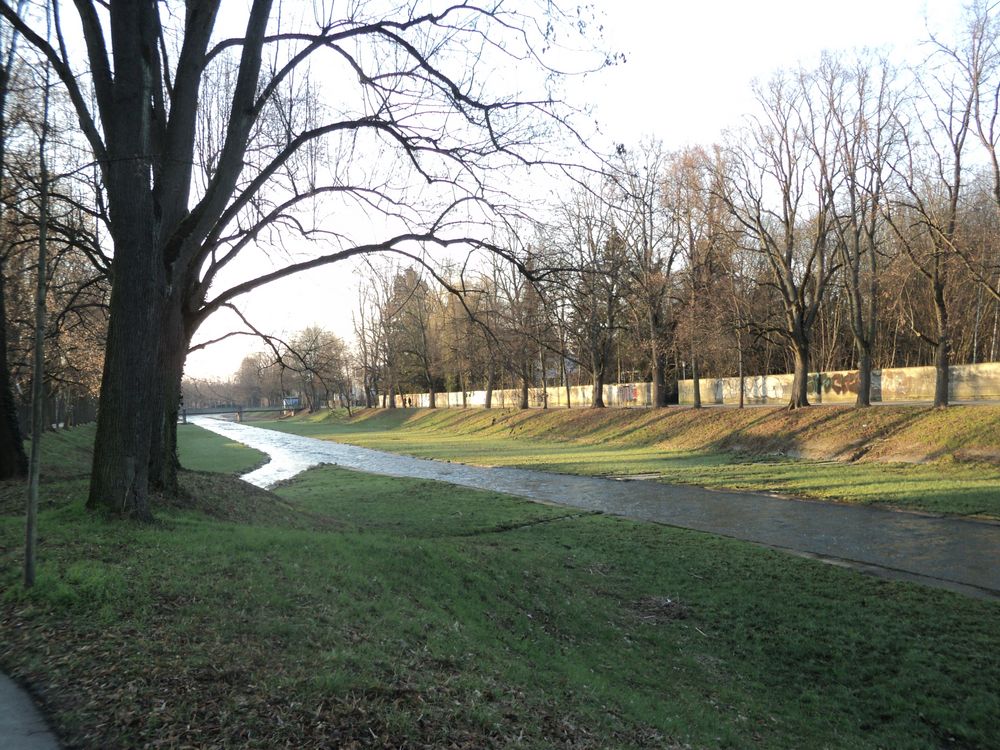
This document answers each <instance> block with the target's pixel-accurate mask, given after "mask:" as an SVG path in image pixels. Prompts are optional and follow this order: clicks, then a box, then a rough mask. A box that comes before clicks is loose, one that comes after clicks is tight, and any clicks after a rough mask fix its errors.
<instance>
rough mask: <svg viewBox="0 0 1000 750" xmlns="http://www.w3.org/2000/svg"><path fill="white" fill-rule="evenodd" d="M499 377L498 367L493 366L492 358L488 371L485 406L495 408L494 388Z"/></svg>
mask: <svg viewBox="0 0 1000 750" xmlns="http://www.w3.org/2000/svg"><path fill="white" fill-rule="evenodd" d="M496 379H497V369H496V367H494V366H493V361H492V359H491V360H490V367H489V370H488V371H487V373H486V400H485V402H484V404H483V406H484V408H486V409H492V408H493V388H494V386H495V385H496Z"/></svg>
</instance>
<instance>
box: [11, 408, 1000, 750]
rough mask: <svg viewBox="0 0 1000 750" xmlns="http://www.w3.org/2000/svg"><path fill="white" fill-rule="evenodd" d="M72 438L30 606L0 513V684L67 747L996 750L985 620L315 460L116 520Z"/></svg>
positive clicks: (51, 498)
mask: <svg viewBox="0 0 1000 750" xmlns="http://www.w3.org/2000/svg"><path fill="white" fill-rule="evenodd" d="M192 437H193V438H194V439H195V440H196V441H197V445H198V450H197V451H196V453H197V454H198V455H199V456H200V457H201V458H202V459H203V460H204V461H205V462H206V464H209V465H211V463H212V457H213V456H214V457H215V459H216V460H217V461H218V465H219V466H223V465H226V466H227V469H226V471H229V470H230V467H231V465H232V460H231V457H232V455H233V453H232V452H233V451H234V450H235V449H233V448H232V447H227V446H226V443H227V442H228V441H227V440H226V439H225V438H221V437H217V436H210V435H207V434H203V433H201V432H200V431H198V430H197V428H193V427H192V428H185V429H184V430H183V431H182V441H184V442H188V441H189V440H190V439H191V438H192ZM85 445H86V437H85V436H81V435H80V434H78V433H75V432H70V433H64V434H62V435H61V436H59V437H58V438H56V437H53V438H52V439H51V441H49V446H48V449H47V450H48V458H49V461H50V462H51V461H55V462H56V463H57V464H58V465H59V466H61V467H63V469H61V470H60V472H61V473H60V472H56V471H55V470H54V469H53V470H50V469H49V468H47V469H46V477H47V479H46V481H45V483H44V485H43V506H44V510H43V512H42V516H41V534H42V544H41V559H40V573H41V575H40V579H39V583H38V586H37V587H36V588H35V589H34V590H33V591H31V592H30V593H25V592H23V591H22V590H21V589H20V586H19V584H18V582H17V568H18V564H19V563H18V561H19V553H20V535H21V533H22V529H23V522H22V521H21V518H20V515H19V513H18V512H17V511H16V509H15V507H14V504H13V503H12V502H11V503H5V505H4V506H3V509H4V510H3V513H2V514H0V589H2V591H3V595H2V597H0V668H2V669H4V670H5V671H7V672H8V673H11V674H13V675H14V676H15V677H16V678H17V679H19V680H20V681H22V682H25V683H27V684H29V685H30V686H31V687H32V689H33V690H34V691H35V693H36V695H37V696H38V698H39V701H40V702H41V704H42V705H43V707H44V709H45V710H46V712H47V714H48V715H49V716H50V718H51V720H52V722H53V724H54V726H55V727H56V728H57V730H58V732H59V734H60V736H61V737H62V739H63V740H65V741H66V742H67V743H68V744H70V745H72V746H74V747H84V748H102V749H103V748H125V747H128V748H132V747H153V746H170V747H180V746H185V745H187V746H199V747H202V746H213V745H216V746H230V747H258V748H272V747H283V746H292V747H300V748H310V747H345V748H350V747H386V748H388V747H393V748H398V747H428V748H441V747H457V748H483V747H498V748H500V747H502V748H506V747H530V748H549V747H573V748H633V747H635V748H639V747H650V748H674V747H677V748H681V747H699V748H701V747H709V748H712V747H750V746H757V747H767V748H801V747H827V748H869V747H893V748H934V747H941V746H949V747H967V748H991V747H998V746H1000V743H998V740H997V736H996V732H995V728H996V721H997V717H998V716H1000V698H998V696H997V693H996V690H995V688H996V685H997V684H1000V663H998V662H997V660H996V659H995V658H994V655H995V654H996V653H997V650H998V648H1000V606H998V605H997V604H996V603H995V602H985V601H977V600H972V599H966V598H963V597H959V596H957V595H954V594H950V593H947V592H943V591H937V590H932V589H926V588H923V587H919V586H915V585H910V584H905V583H895V582H887V581H882V580H877V579H873V578H868V577H865V576H861V575H858V574H856V573H853V572H851V571H845V570H840V569H838V568H834V567H831V566H826V565H822V564H819V563H816V562H813V561H809V560H803V559H798V558H793V557H788V556H787V555H783V554H780V553H777V552H773V551H769V550H765V549H760V548H757V547H754V546H752V545H748V544H743V543H740V542H736V541H733V540H726V539H719V538H714V537H711V536H709V535H704V534H699V533H696V532H688V531H682V530H677V529H670V528H666V527H660V526H655V525H647V524H638V523H632V522H629V521H626V520H622V519H614V518H607V517H604V516H594V515H580V514H578V513H575V512H572V511H568V510H567V509H565V508H557V507H551V506H545V505H539V504H534V503H529V502H525V501H521V500H519V499H517V498H512V497H509V496H503V495H496V494H491V493H483V492H475V491H471V490H467V489H463V488H458V487H452V486H449V485H440V484H437V483H433V482H427V481H419V480H401V479H390V478H385V477H373V476H369V475H364V474H359V473H354V472H348V471H344V470H341V469H337V468H334V467H321V468H317V469H314V470H312V471H310V472H308V473H306V474H305V475H303V476H302V477H300V478H299V479H297V480H295V481H293V482H291V483H289V484H288V485H285V486H283V487H282V488H281V489H280V490H279V491H278V493H276V494H274V493H268V492H264V491H261V490H256V489H253V488H251V487H249V486H247V485H245V484H243V483H240V482H238V481H237V480H234V479H231V478H229V477H227V476H225V475H209V474H197V473H195V474H192V473H185V474H184V475H183V482H184V486H185V488H186V489H187V492H188V496H187V498H186V499H185V500H184V501H182V502H179V503H173V504H172V505H170V506H169V507H168V506H164V505H163V504H162V503H161V504H160V506H159V508H158V511H157V515H158V518H159V521H158V523H156V524H155V525H152V526H138V525H133V524H123V523H116V522H108V521H104V520H102V519H101V518H99V517H95V516H93V515H91V514H88V513H86V512H85V511H84V510H83V508H82V506H83V499H84V497H85V489H86V474H85V469H84V467H85V466H86V458H87V456H86V450H85V448H84V446H85ZM190 445H191V443H190V442H188V447H190ZM237 452H238V451H237ZM188 455H189V456H190V455H191V454H190V453H189V454H188ZM245 458H246V461H247V464H246V466H247V467H249V466H250V465H252V464H254V463H256V457H255V456H253V455H252V454H247V455H246V456H245ZM74 461H75V462H76V463H74ZM54 465H55V464H50V466H54ZM21 489H22V488H19V487H14V486H13V485H12V486H9V487H6V488H3V490H4V492H6V493H7V494H8V495H12V494H14V493H15V491H17V492H20V491H21ZM5 497H6V495H5Z"/></svg>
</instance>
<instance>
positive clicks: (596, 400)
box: [590, 365, 604, 409]
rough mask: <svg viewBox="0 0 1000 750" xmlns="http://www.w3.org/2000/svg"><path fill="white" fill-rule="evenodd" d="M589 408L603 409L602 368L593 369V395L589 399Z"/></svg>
mask: <svg viewBox="0 0 1000 750" xmlns="http://www.w3.org/2000/svg"><path fill="white" fill-rule="evenodd" d="M590 406H591V407H592V408H594V409H603V408H604V366H603V365H601V366H600V367H595V368H594V393H593V394H592V395H591V398H590Z"/></svg>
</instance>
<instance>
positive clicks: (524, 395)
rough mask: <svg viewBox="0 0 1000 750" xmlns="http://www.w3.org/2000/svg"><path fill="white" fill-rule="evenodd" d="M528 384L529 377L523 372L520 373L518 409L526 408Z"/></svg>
mask: <svg viewBox="0 0 1000 750" xmlns="http://www.w3.org/2000/svg"><path fill="white" fill-rule="evenodd" d="M529 385H530V377H529V376H528V375H526V374H524V373H522V374H521V400H520V403H518V408H519V409H527V408H528V386H529Z"/></svg>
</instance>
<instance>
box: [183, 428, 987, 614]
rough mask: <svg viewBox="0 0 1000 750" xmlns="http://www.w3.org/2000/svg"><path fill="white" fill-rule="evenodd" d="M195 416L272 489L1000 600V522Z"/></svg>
mask: <svg viewBox="0 0 1000 750" xmlns="http://www.w3.org/2000/svg"><path fill="white" fill-rule="evenodd" d="M191 421H193V422H195V423H196V424H198V425H199V426H201V427H204V428H206V429H209V430H212V431H213V432H217V433H219V434H221V435H225V436H227V437H230V438H232V439H233V440H236V441H237V442H240V443H243V444H244V445H248V446H250V447H252V448H256V449H257V450H259V451H263V452H264V453H267V454H268V455H269V456H270V457H271V461H270V462H269V463H268V464H267V465H265V466H263V467H262V468H260V469H257V470H256V471H253V472H251V473H249V474H246V475H245V476H244V477H243V479H245V480H246V481H248V482H250V483H252V484H255V485H257V486H259V487H270V486H273V485H274V484H275V483H277V482H279V481H281V480H283V479H289V478H291V477H293V476H295V475H296V474H298V473H299V472H302V471H305V470H306V469H308V468H309V467H311V466H316V465H318V464H336V465H338V466H342V467H345V468H349V469H358V470H361V471H368V472H372V473H375V474H386V475H389V476H397V477H416V478H420V479H434V480H437V481H441V482H449V483H451V484H458V485H462V486H465V487H474V488H476V489H482V490H492V491H495V492H504V493H508V494H511V495H518V496H520V497H526V498H530V499H532V500H539V501H542V502H548V503H556V504H559V505H566V506H571V507H574V508H584V509H587V510H597V511H602V512H604V513H609V514H613V515H618V516H625V517H628V518H634V519H637V520H641V521H651V522H655V523H662V524H668V525H670V526H679V527H682V528H687V529H697V530H699V531H707V532H710V533H713V534H721V535H723V536H729V537H734V538H737V539H744V540H747V541H751V542H756V543H758V544H764V545H767V546H770V547H776V548H779V549H784V550H788V551H790V552H795V553H799V554H804V555H807V556H810V557H816V558H819V559H822V560H824V561H827V562H832V563H834V564H843V565H847V566H850V567H854V568H858V569H861V570H864V571H867V572H870V573H874V574H876V575H881V576H885V577H890V578H901V579H906V580H915V581H920V582H922V583H925V584H928V585H932V586H938V587H942V588H949V589H952V590H956V591H960V592H962V593H965V594H969V595H973V596H982V597H986V598H1000V524H997V523H991V522H988V521H974V520H968V519H962V518H941V517H937V516H931V515H925V514H918V513H906V512H897V511H890V510H883V509H879V508H868V507H864V506H853V505H840V504H836V503H826V502H811V501H802V500H789V499H784V498H777V497H772V496H770V495H765V494H760V493H752V492H720V491H715V490H707V489H703V488H700V487H690V486H687V485H671V484H665V483H662V482H657V481H642V480H638V481H618V480H613V479H602V478H599V477H581V476H573V475H566V474H552V473H548V472H542V471H532V470H526V469H509V468H484V467H479V466H469V465H466V464H456V463H447V462H443V461H432V460H428V459H422V458H413V457H410V456H401V455H398V454H395V453H385V452H383V451H376V450H371V449H369V448H359V447H357V446H353V445H346V444H344V443H334V442H330V441H326V440H318V439H316V438H309V437H302V436H300V435H289V434H287V433H283V432H276V431H274V430H264V429H261V428H259V427H250V426H248V425H243V424H236V423H234V422H225V421H222V420H219V419H209V418H205V417H196V418H194V419H192V420H191Z"/></svg>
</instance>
